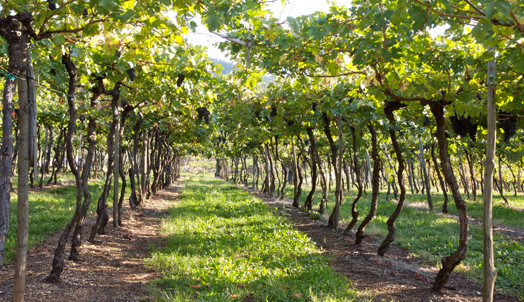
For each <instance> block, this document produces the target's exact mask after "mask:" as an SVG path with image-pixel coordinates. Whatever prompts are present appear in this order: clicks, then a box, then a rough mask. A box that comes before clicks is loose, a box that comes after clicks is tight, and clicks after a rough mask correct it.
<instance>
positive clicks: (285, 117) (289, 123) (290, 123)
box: [283, 112, 295, 127]
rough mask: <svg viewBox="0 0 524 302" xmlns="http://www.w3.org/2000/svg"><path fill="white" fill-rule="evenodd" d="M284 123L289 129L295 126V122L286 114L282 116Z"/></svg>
mask: <svg viewBox="0 0 524 302" xmlns="http://www.w3.org/2000/svg"><path fill="white" fill-rule="evenodd" d="M283 118H284V121H285V122H286V123H287V124H288V126H289V127H291V126H293V124H295V120H294V119H293V118H292V117H291V115H290V114H289V113H288V112H286V113H284V114H283Z"/></svg>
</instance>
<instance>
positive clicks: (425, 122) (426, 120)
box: [422, 115, 431, 127]
mask: <svg viewBox="0 0 524 302" xmlns="http://www.w3.org/2000/svg"><path fill="white" fill-rule="evenodd" d="M430 123H431V120H430V119H429V117H428V116H427V115H424V122H423V123H422V126H424V127H426V126H427V125H429V124H430Z"/></svg>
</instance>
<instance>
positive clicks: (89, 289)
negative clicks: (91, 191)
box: [0, 187, 178, 302]
mask: <svg viewBox="0 0 524 302" xmlns="http://www.w3.org/2000/svg"><path fill="white" fill-rule="evenodd" d="M177 191H178V190H177V188H176V187H172V188H168V189H166V190H163V191H162V192H160V193H159V194H158V195H157V196H155V197H154V198H152V199H151V200H149V201H147V203H146V204H145V206H144V207H143V208H139V209H137V210H135V211H132V210H130V209H129V208H124V209H123V212H122V214H123V216H122V218H123V219H122V221H123V222H124V226H123V227H122V228H118V229H115V228H113V227H112V224H111V221H110V224H109V225H108V227H107V234H105V235H98V236H97V239H96V240H97V242H96V243H95V244H90V243H89V242H85V243H84V245H83V246H82V247H81V250H80V258H81V261H80V262H78V263H75V262H72V261H69V260H66V261H65V269H64V272H63V273H62V282H60V283H59V284H49V283H46V282H44V281H43V280H44V278H45V277H46V276H47V274H48V273H49V271H50V269H51V262H52V256H53V253H54V249H55V247H56V243H57V241H58V237H59V235H60V234H55V235H53V236H51V237H49V238H48V239H47V240H45V241H44V242H43V243H42V244H40V245H38V246H37V247H36V248H34V249H31V250H29V253H28V268H27V270H28V276H27V287H26V294H25V300H26V301H31V302H32V301H42V302H44V301H45V302H47V301H53V302H71V301H75V302H95V301H99V302H113V301H126V302H129V301H145V300H148V290H147V288H146V286H145V284H146V283H147V282H150V281H152V280H154V279H156V278H157V277H158V274H157V273H156V272H155V271H153V270H149V269H146V268H145V267H144V265H143V259H144V258H145V257H147V256H148V254H149V252H150V247H151V246H160V247H161V246H163V245H164V242H165V240H164V239H165V238H162V237H161V236H160V235H159V234H158V229H159V226H160V223H161V220H162V217H163V216H165V215H167V210H168V208H169V206H170V205H171V204H172V202H173V200H175V198H176V197H177V196H178V193H177ZM94 218H95V217H90V218H89V219H87V220H86V222H85V223H84V237H85V236H86V234H87V233H88V232H89V231H90V229H91V225H92V224H93V223H94ZM68 244H69V242H68ZM66 251H67V252H66V257H65V258H66V259H67V257H68V252H69V245H68V247H67V250H66ZM13 271H14V265H13V264H9V265H7V267H6V269H5V270H3V271H0V301H11V294H12V290H13Z"/></svg>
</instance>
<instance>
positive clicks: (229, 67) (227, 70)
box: [210, 58, 235, 74]
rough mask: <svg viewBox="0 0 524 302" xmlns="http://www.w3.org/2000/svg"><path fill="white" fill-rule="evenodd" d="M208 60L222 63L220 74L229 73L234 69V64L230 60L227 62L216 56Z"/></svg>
mask: <svg viewBox="0 0 524 302" xmlns="http://www.w3.org/2000/svg"><path fill="white" fill-rule="evenodd" d="M210 60H211V61H212V62H213V63H215V64H220V65H222V68H223V69H222V74H228V73H231V72H233V70H234V69H235V64H234V63H232V62H228V61H225V60H222V59H217V58H210Z"/></svg>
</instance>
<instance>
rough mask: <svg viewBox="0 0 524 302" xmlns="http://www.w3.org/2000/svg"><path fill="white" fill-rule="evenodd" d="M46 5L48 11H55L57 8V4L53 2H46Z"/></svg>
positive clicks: (48, 0) (51, 0)
mask: <svg viewBox="0 0 524 302" xmlns="http://www.w3.org/2000/svg"><path fill="white" fill-rule="evenodd" d="M47 3H48V4H49V9H50V10H55V9H57V8H58V4H57V3H56V2H54V1H53V0H47Z"/></svg>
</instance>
